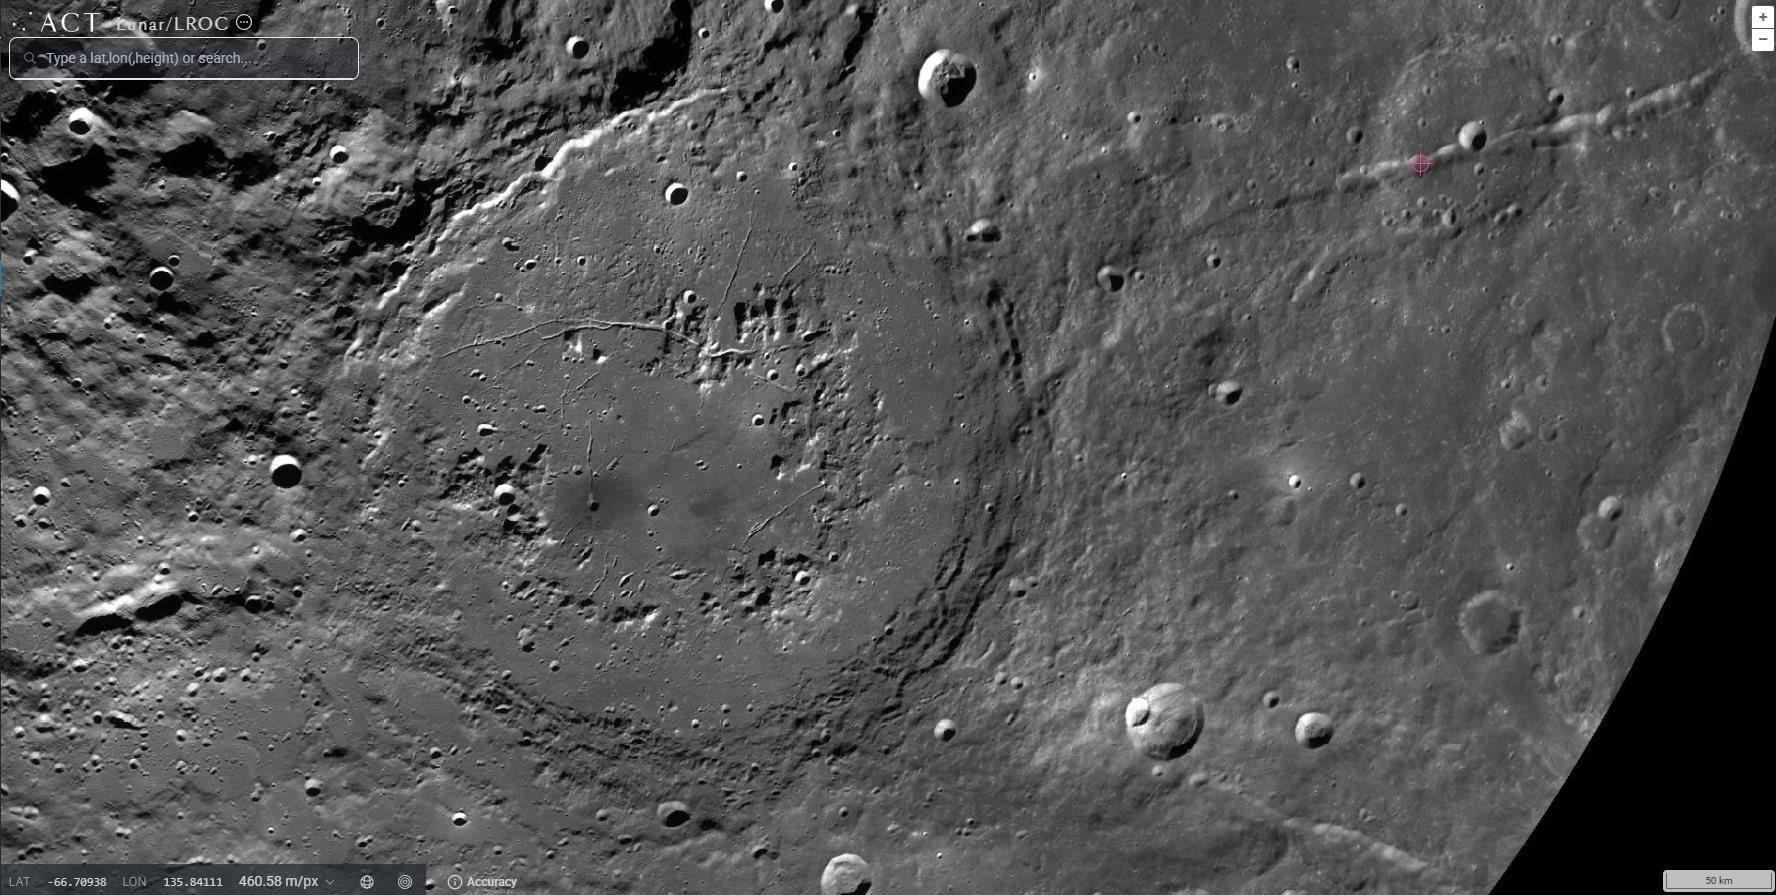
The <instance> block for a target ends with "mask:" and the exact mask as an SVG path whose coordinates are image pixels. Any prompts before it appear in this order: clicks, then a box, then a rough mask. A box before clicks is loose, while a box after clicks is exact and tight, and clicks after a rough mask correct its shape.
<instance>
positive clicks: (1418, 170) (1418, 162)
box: [1406, 152, 1431, 177]
mask: <svg viewBox="0 0 1776 895" xmlns="http://www.w3.org/2000/svg"><path fill="white" fill-rule="evenodd" d="M1406 165H1407V167H1409V168H1411V169H1412V173H1414V174H1417V175H1418V176H1420V177H1423V176H1424V173H1425V172H1426V171H1429V170H1431V157H1430V156H1428V155H1425V154H1424V153H1422V152H1415V153H1413V154H1412V157H1411V158H1409V159H1407V160H1406Z"/></svg>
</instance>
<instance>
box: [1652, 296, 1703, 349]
mask: <svg viewBox="0 0 1776 895" xmlns="http://www.w3.org/2000/svg"><path fill="white" fill-rule="evenodd" d="M1659 332H1660V335H1662V336H1663V337H1664V341H1665V350H1666V351H1669V352H1671V353H1672V354H1682V353H1684V352H1686V351H1694V350H1696V349H1697V348H1700V347H1701V346H1702V343H1703V342H1704V341H1706V340H1707V338H1708V318H1706V317H1704V316H1703V314H1702V308H1701V307H1700V306H1698V305H1695V304H1691V303H1685V304H1681V305H1678V306H1677V307H1675V308H1672V309H1671V310H1670V311H1668V312H1666V314H1665V322H1664V323H1663V324H1661V325H1660V327H1659Z"/></svg>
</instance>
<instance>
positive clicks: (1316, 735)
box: [1295, 712, 1333, 749]
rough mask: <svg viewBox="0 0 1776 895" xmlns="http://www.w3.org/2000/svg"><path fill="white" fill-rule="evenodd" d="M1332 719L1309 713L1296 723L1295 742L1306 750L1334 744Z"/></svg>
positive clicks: (1322, 713)
mask: <svg viewBox="0 0 1776 895" xmlns="http://www.w3.org/2000/svg"><path fill="white" fill-rule="evenodd" d="M1332 729H1333V728H1332V717H1331V716H1330V715H1327V714H1326V713H1324V712H1308V713H1307V714H1305V715H1302V716H1301V717H1300V718H1298V719H1296V721H1295V742H1296V744H1298V745H1300V746H1301V747H1302V748H1304V749H1318V748H1320V747H1322V746H1324V745H1326V744H1327V743H1330V742H1332Z"/></svg>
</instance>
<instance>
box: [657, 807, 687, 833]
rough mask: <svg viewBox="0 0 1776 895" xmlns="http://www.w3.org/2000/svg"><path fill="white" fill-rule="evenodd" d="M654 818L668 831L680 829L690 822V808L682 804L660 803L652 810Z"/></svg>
mask: <svg viewBox="0 0 1776 895" xmlns="http://www.w3.org/2000/svg"><path fill="white" fill-rule="evenodd" d="M654 817H656V818H658V819H659V821H660V826H663V827H666V828H668V829H670V828H673V827H682V826H684V825H685V824H687V823H689V822H690V820H691V808H690V806H689V805H686V804H685V803H683V802H678V801H673V802H661V803H660V804H659V805H658V806H656V807H655V808H654Z"/></svg>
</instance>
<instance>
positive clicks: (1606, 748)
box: [1493, 346, 1776, 895]
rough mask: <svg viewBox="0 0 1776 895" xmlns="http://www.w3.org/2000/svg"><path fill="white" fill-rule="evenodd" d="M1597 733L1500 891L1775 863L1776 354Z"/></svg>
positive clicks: (1588, 889)
mask: <svg viewBox="0 0 1776 895" xmlns="http://www.w3.org/2000/svg"><path fill="white" fill-rule="evenodd" d="M1768 349H1769V346H1766V349H1765V352H1764V360H1763V365H1762V368H1761V369H1760V370H1759V371H1758V377H1757V383H1756V385H1755V386H1754V387H1753V389H1752V392H1751V396H1750V398H1749V400H1748V402H1747V404H1746V409H1745V418H1744V421H1743V422H1742V423H1741V424H1740V429H1739V432H1738V434H1737V436H1736V437H1735V438H1734V440H1733V447H1732V452H1731V453H1730V454H1729V455H1728V457H1727V462H1726V466H1725V468H1724V469H1723V470H1722V472H1721V478H1720V483H1719V485H1717V486H1716V488H1715V491H1714V496H1713V498H1712V499H1711V500H1710V501H1709V504H1708V510H1707V512H1706V513H1704V515H1703V517H1702V523H1701V526H1700V527H1699V529H1698V530H1697V533H1696V539H1695V541H1694V543H1693V544H1692V546H1691V549H1690V552H1689V555H1688V556H1687V557H1686V558H1685V559H1684V562H1683V566H1682V568H1681V569H1680V570H1679V571H1678V575H1677V581H1676V583H1675V584H1673V585H1672V589H1671V594H1670V596H1669V597H1667V598H1666V601H1665V605H1664V607H1662V608H1661V609H1660V611H1659V617H1658V620H1657V621H1655V622H1654V623H1653V629H1652V631H1651V633H1650V634H1648V636H1647V641H1646V645H1645V646H1644V647H1643V648H1642V649H1641V652H1640V655H1639V656H1637V657H1636V658H1635V660H1634V664H1633V666H1632V667H1631V668H1630V669H1629V672H1628V677H1627V678H1626V680H1624V681H1623V683H1622V687H1621V690H1620V691H1619V692H1618V694H1617V696H1616V699H1615V701H1614V702H1612V703H1611V704H1610V707H1609V710H1608V711H1607V712H1606V713H1605V715H1604V718H1603V721H1602V723H1601V724H1600V725H1599V726H1598V728H1597V732H1596V733H1595V735H1594V736H1593V737H1592V739H1591V743H1590V745H1589V746H1588V747H1587V748H1586V749H1585V752H1584V755H1583V756H1581V757H1580V759H1579V762H1578V765H1577V766H1576V767H1574V769H1573V772H1572V776H1571V777H1569V778H1568V779H1567V782H1566V785H1565V786H1564V787H1562V788H1561V790H1560V794H1559V795H1558V796H1556V797H1555V799H1554V802H1553V804H1552V805H1551V806H1549V809H1548V813H1547V814H1546V815H1544V816H1543V818H1542V821H1541V823H1540V824H1539V825H1538V826H1537V827H1536V829H1535V832H1534V833H1532V834H1531V835H1530V837H1529V840H1528V841H1527V842H1526V843H1525V844H1524V846H1523V850H1522V851H1521V852H1519V853H1518V855H1517V859H1516V860H1515V861H1513V862H1512V864H1511V866H1510V868H1509V869H1508V870H1507V871H1506V872H1505V874H1504V875H1503V876H1502V877H1500V879H1499V882H1498V885H1497V886H1496V887H1494V889H1493V892H1494V893H1495V895H1516V893H1520V892H1521V893H1530V892H1534V893H1554V892H1575V893H1577V892H1584V893H1612V895H1613V893H1640V892H1663V891H1664V883H1663V881H1662V874H1663V872H1664V871H1665V870H1704V869H1716V870H1772V869H1776V772H1773V767H1776V692H1773V691H1776V670H1773V669H1776V664H1773V663H1772V661H1771V658H1772V655H1773V654H1776V613H1773V612H1772V611H1771V608H1772V603H1776V574H1772V573H1773V571H1776V487H1773V486H1772V483H1773V482H1776V444H1773V443H1772V437H1771V435H1772V433H1771V430H1772V429H1776V420H1773V419H1772V416H1776V359H1772V358H1771V357H1770V356H1769V350H1768Z"/></svg>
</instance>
